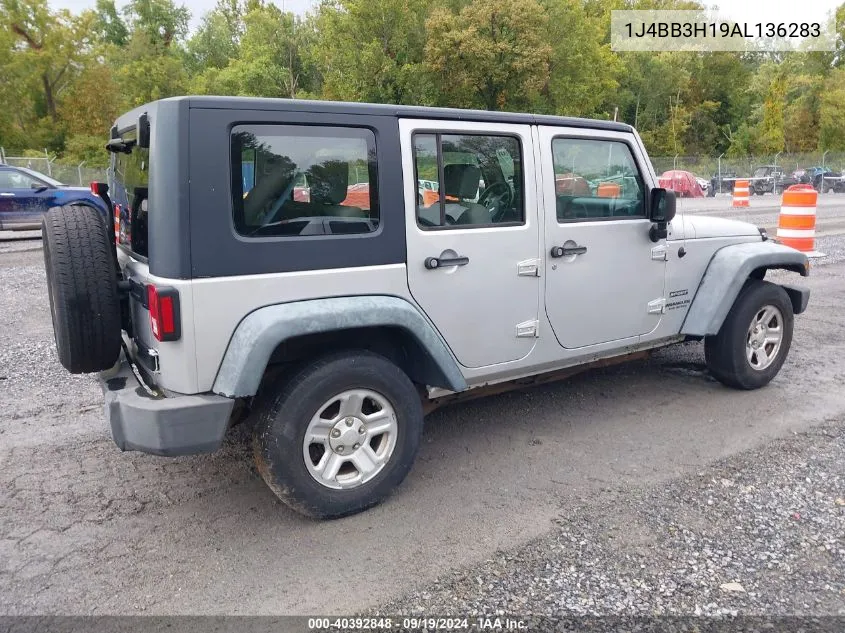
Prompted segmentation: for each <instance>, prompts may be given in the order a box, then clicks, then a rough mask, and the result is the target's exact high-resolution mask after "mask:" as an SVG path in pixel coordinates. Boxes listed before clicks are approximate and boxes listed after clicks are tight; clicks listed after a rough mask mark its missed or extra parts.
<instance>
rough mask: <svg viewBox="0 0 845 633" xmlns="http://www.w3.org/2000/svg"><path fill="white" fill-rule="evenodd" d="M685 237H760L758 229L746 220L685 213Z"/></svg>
mask: <svg viewBox="0 0 845 633" xmlns="http://www.w3.org/2000/svg"><path fill="white" fill-rule="evenodd" d="M684 224H685V228H686V232H687V233H688V235H687V239H701V238H707V237H745V236H756V237H760V230H759V229H758V228H757V227H756V226H754V225H753V224H749V223H748V222H740V221H739V220H728V219H726V218H714V217H712V216H708V215H687V216H685V217H684Z"/></svg>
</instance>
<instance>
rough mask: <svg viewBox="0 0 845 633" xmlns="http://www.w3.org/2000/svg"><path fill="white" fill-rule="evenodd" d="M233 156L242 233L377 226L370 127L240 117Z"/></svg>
mask: <svg viewBox="0 0 845 633" xmlns="http://www.w3.org/2000/svg"><path fill="white" fill-rule="evenodd" d="M231 160H232V192H233V196H232V198H233V199H232V207H233V220H234V225H235V229H236V231H237V232H238V234H240V235H242V236H245V237H272V236H313V235H339V234H356V233H357V234H360V233H370V232H373V231H376V230H377V229H378V226H379V204H378V191H377V182H378V174H377V171H376V170H377V163H376V144H375V135H374V134H373V132H372V131H370V130H368V129H363V128H351V127H339V126H338V127H335V126H320V127H317V126H304V125H238V126H235V127H234V128H233V129H232V133H231Z"/></svg>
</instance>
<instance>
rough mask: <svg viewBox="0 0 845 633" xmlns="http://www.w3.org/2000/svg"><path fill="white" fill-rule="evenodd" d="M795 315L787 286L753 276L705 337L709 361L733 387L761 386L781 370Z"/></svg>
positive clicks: (726, 383) (722, 381)
mask: <svg viewBox="0 0 845 633" xmlns="http://www.w3.org/2000/svg"><path fill="white" fill-rule="evenodd" d="M793 324H794V316H793V312H792V302H791V301H790V299H789V295H787V294H786V291H785V290H784V289H783V288H781V287H780V286H778V285H776V284H772V283H769V282H767V281H759V280H751V281H749V282H748V283H747V284H746V285H745V287H744V288H743V289H742V291H741V292H740V294H739V296H738V297H737V298H736V301H735V302H734V305H733V307H732V308H731V310H730V312H729V313H728V316H727V317H726V318H725V322H724V323H723V324H722V328H721V329H720V330H719V333H718V334H717V335H716V336H708V337H706V338H705V340H704V355H705V358H706V361H707V367H708V368H709V369H710V372H711V373H712V374H713V376H714V377H715V378H716V379H717V380H719V382H721V383H723V384H725V385H727V386H729V387H733V388H735V389H758V388H760V387H763V386H765V385H767V384H768V383H769V382H771V380H772V379H773V378H774V377H775V376H776V375H777V373H778V372H779V371H780V368H781V367H782V366H783V363H784V361H785V360H786V356H787V354H788V353H789V348H790V346H791V344H792V330H793Z"/></svg>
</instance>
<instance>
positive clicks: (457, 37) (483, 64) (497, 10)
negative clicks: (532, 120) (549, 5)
mask: <svg viewBox="0 0 845 633" xmlns="http://www.w3.org/2000/svg"><path fill="white" fill-rule="evenodd" d="M548 25H549V17H548V15H547V14H546V12H545V11H544V10H543V7H542V6H541V5H540V4H539V3H538V2H537V1H536V0H473V2H472V3H471V4H469V5H467V6H466V7H464V8H463V9H461V12H460V13H459V14H457V15H456V14H454V13H452V12H450V11H448V10H447V9H443V8H438V9H435V10H434V11H433V12H432V14H431V17H430V18H429V19H428V22H427V23H426V27H427V41H426V46H425V60H426V64H427V65H428V67H429V68H430V69H431V71H432V72H433V73H435V75H436V76H437V79H438V82H439V86H438V87H439V88H440V90H441V95H442V98H441V101H442V102H444V103H448V104H451V105H459V106H481V107H483V108H486V109H488V110H512V109H516V108H522V107H526V106H528V105H529V104H530V103H532V102H534V101H536V100H537V98H538V97H539V95H540V91H541V90H542V89H543V88H544V86H546V85H547V84H548V81H549V63H550V60H551V57H552V47H551V46H550V44H549V43H548Z"/></svg>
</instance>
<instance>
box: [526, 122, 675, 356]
mask: <svg viewBox="0 0 845 633" xmlns="http://www.w3.org/2000/svg"><path fill="white" fill-rule="evenodd" d="M597 134H600V136H597ZM539 137H540V155H541V161H542V172H543V198H544V201H545V209H546V214H545V231H546V249H545V250H546V252H545V259H546V266H545V267H546V276H545V292H546V312H547V314H548V317H549V321H550V322H551V325H552V329H553V330H554V333H555V336H556V338H557V340H558V342H559V343H560V344H561V345H562V346H563V347H565V348H569V349H575V348H582V347H587V346H589V345H596V344H600V343H608V342H611V341H621V340H623V339H631V338H632V337H637V336H640V335H643V334H647V333H649V332H651V331H652V330H654V329H655V328H656V327H657V325H658V323H659V322H660V318H661V314H662V312H663V301H664V300H663V292H664V291H663V286H664V276H665V270H666V262H665V248H666V246H665V240H661V241H660V242H657V243H655V242H652V241H651V240H650V239H649V229H650V228H651V223H650V221H649V220H648V218H647V210H646V200H647V185H646V183H645V180H644V178H643V174H644V172H643V170H642V168H641V165H642V164H643V160H644V158H645V157H644V156H643V155H642V154H641V153H640V151H639V149H638V147H637V145H636V144H635V143H634V142H633V138H632V137H631V136H630V135H626V134H622V133H614V132H602V133H598V132H596V131H589V132H588V131H585V130H569V129H562V128H550V127H541V128H540V129H539ZM626 342H634V341H626Z"/></svg>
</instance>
